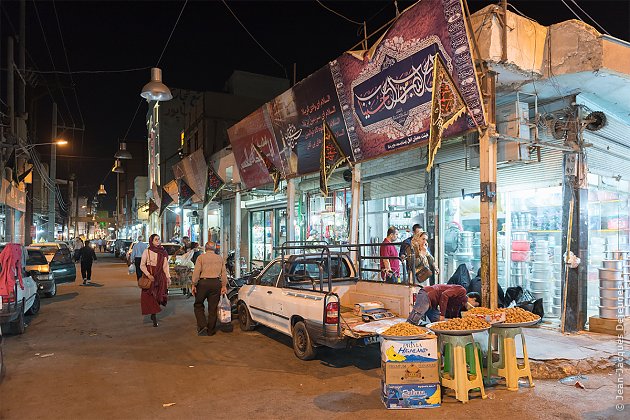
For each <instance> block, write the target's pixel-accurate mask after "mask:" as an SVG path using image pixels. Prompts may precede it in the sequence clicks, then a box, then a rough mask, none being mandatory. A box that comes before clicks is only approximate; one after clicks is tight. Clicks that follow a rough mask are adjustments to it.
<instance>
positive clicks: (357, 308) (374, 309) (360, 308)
mask: <svg viewBox="0 0 630 420" xmlns="http://www.w3.org/2000/svg"><path fill="white" fill-rule="evenodd" d="M353 312H354V314H355V315H356V316H360V317H361V318H362V319H363V321H364V322H370V321H380V320H382V319H388V318H394V317H395V316H394V314H393V313H391V312H390V311H388V310H387V309H385V305H384V304H383V302H362V303H355V304H354V311H353Z"/></svg>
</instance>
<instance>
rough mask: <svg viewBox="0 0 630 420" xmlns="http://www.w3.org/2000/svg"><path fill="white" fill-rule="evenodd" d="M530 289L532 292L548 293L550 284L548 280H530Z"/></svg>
mask: <svg viewBox="0 0 630 420" xmlns="http://www.w3.org/2000/svg"><path fill="white" fill-rule="evenodd" d="M529 288H530V289H531V291H532V292H547V290H549V282H548V281H547V280H542V281H539V280H533V279H532V280H530V281H529Z"/></svg>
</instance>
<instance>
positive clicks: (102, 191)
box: [96, 184, 107, 195]
mask: <svg viewBox="0 0 630 420" xmlns="http://www.w3.org/2000/svg"><path fill="white" fill-rule="evenodd" d="M96 194H97V195H106V194H107V191H105V185H103V184H101V187H100V188H99V189H98V192H97V193H96Z"/></svg>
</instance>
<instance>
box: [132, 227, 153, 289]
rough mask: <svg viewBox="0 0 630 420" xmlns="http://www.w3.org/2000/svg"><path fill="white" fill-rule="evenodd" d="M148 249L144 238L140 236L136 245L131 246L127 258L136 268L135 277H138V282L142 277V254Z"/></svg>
mask: <svg viewBox="0 0 630 420" xmlns="http://www.w3.org/2000/svg"><path fill="white" fill-rule="evenodd" d="M148 247H149V244H147V243H146V242H144V238H143V237H142V235H140V236H138V243H137V244H135V245H134V246H133V249H132V250H131V256H130V257H129V260H130V261H131V263H132V264H133V265H135V266H136V277H138V280H140V277H142V270H141V269H140V261H141V260H142V253H143V252H144V250H145V249H147V248H148Z"/></svg>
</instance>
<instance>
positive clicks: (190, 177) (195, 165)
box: [173, 149, 208, 202]
mask: <svg viewBox="0 0 630 420" xmlns="http://www.w3.org/2000/svg"><path fill="white" fill-rule="evenodd" d="M207 168H208V166H207V165H206V158H205V157H204V155H203V150H202V149H197V150H195V151H194V152H193V153H191V154H190V155H188V156H185V157H184V158H183V159H182V160H180V161H179V162H177V163H176V164H175V165H173V174H174V175H175V179H177V180H179V179H184V180H185V181H186V184H188V186H190V188H192V190H193V191H194V192H195V196H194V197H193V199H192V201H193V202H199V201H201V200H202V198H203V197H205V191H206V171H207Z"/></svg>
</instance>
